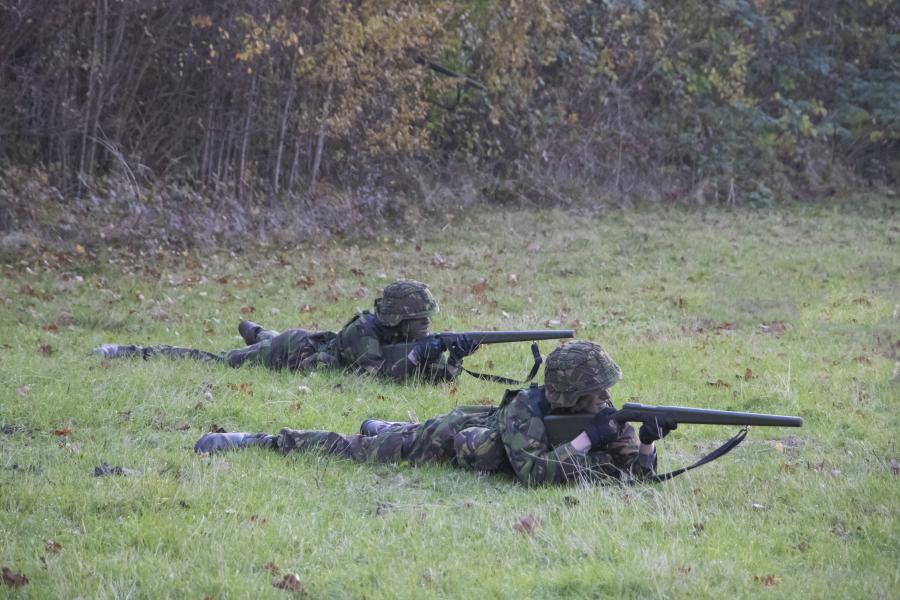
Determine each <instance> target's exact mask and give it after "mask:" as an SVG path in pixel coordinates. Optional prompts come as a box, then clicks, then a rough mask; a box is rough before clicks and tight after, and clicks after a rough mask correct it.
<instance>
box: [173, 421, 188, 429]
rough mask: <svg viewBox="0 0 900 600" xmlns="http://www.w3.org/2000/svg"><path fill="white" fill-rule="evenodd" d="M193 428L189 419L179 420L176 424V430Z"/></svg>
mask: <svg viewBox="0 0 900 600" xmlns="http://www.w3.org/2000/svg"><path fill="white" fill-rule="evenodd" d="M190 428H191V424H190V423H188V422H187V421H179V422H177V423H176V424H175V431H188V430H189V429H190Z"/></svg>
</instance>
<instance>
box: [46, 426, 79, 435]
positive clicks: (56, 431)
mask: <svg viewBox="0 0 900 600" xmlns="http://www.w3.org/2000/svg"><path fill="white" fill-rule="evenodd" d="M74 432H75V430H74V429H72V428H71V427H62V428H60V429H54V430H52V431H51V432H50V433H51V435H59V436H63V435H72V434H73V433H74Z"/></svg>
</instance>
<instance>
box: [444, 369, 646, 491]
mask: <svg viewBox="0 0 900 600" xmlns="http://www.w3.org/2000/svg"><path fill="white" fill-rule="evenodd" d="M548 411H549V405H548V404H547V401H546V399H545V398H544V393H543V388H538V387H533V388H530V389H528V390H513V391H508V392H507V396H506V398H505V400H504V402H503V403H502V404H501V405H500V407H499V408H498V409H497V410H496V411H494V412H493V413H492V414H491V415H490V416H489V417H487V418H486V419H485V420H484V421H483V422H482V424H481V425H482V427H481V428H479V429H480V432H476V431H475V430H474V429H470V430H467V431H463V432H461V433H463V435H464V436H465V437H466V438H467V439H466V441H465V443H464V444H457V459H458V460H460V461H461V462H462V463H463V464H464V466H468V467H470V468H474V469H480V470H500V469H499V468H498V467H501V465H500V463H501V460H500V459H501V457H502V459H505V460H502V463H505V464H502V468H503V470H507V469H509V468H511V469H512V472H513V473H514V474H515V475H516V477H517V478H518V479H519V481H521V482H522V483H524V484H526V485H543V484H549V483H556V484H559V483H572V482H577V481H592V480H598V479H607V478H615V479H631V478H638V479H639V478H642V477H644V476H647V475H652V474H653V473H654V472H655V469H656V454H655V452H654V453H653V454H652V455H646V456H641V457H640V458H639V448H640V442H639V441H638V438H637V434H636V432H635V430H634V428H633V427H631V425H625V426H624V427H623V428H622V431H621V434H620V435H619V439H618V440H616V441H615V442H613V443H611V444H607V445H606V446H605V447H603V448H602V449H600V450H591V451H589V452H577V451H576V450H575V449H574V448H573V447H572V445H571V443H567V444H564V445H562V446H558V447H556V448H551V447H550V444H549V442H548V441H547V432H546V429H545V427H544V420H543V416H544V415H545V414H546V413H547V412H548ZM479 433H480V434H479ZM460 446H461V447H460Z"/></svg>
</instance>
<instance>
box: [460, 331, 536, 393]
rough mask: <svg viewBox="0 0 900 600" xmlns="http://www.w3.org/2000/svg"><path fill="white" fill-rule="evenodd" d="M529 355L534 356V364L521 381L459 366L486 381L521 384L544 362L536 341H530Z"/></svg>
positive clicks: (531, 376)
mask: <svg viewBox="0 0 900 600" xmlns="http://www.w3.org/2000/svg"><path fill="white" fill-rule="evenodd" d="M531 355H532V356H533V357H534V364H533V365H531V371H530V372H529V373H528V377H526V378H525V379H523V380H522V381H518V380H516V379H510V378H509V377H503V376H502V375H494V374H492V373H476V372H475V371H470V370H468V369H467V368H465V367H462V366H461V367H460V368H462V370H463V371H465V372H466V373H468V374H469V375H471V376H472V377H475V378H477V379H484V380H486V381H493V382H494V383H502V384H504V385H522V384H524V383H528V382H529V381H531V380H532V379H534V376H535V375H537V372H538V369H540V368H541V364H542V363H543V362H544V358H543V357H542V356H541V350H540V348H538V345H537V342H531Z"/></svg>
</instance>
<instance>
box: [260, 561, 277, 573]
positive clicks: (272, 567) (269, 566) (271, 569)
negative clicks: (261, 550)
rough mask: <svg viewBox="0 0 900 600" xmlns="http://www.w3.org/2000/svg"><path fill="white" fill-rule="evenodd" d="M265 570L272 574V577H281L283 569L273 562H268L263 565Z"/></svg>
mask: <svg viewBox="0 0 900 600" xmlns="http://www.w3.org/2000/svg"><path fill="white" fill-rule="evenodd" d="M263 569H265V570H266V571H268V572H269V573H271V574H272V575H281V569H279V568H278V565H276V564H275V563H273V562H272V561H269V562H267V563H266V564H264V565H263Z"/></svg>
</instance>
